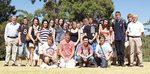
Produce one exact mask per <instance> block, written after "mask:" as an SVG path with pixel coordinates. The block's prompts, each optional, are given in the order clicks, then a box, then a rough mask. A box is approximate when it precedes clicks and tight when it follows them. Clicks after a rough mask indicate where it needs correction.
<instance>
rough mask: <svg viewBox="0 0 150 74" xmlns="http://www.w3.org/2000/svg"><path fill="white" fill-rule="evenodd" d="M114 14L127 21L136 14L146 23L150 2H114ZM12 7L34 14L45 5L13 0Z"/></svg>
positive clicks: (125, 0)
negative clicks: (130, 14)
mask: <svg viewBox="0 0 150 74" xmlns="http://www.w3.org/2000/svg"><path fill="white" fill-rule="evenodd" d="M113 2H114V8H115V10H114V12H115V11H120V12H121V14H122V18H124V19H126V18H127V14H128V13H134V14H136V15H138V17H139V21H141V22H142V23H145V22H146V21H148V20H149V19H150V8H149V7H150V5H149V4H150V0H113ZM11 5H14V6H15V7H16V9H23V10H26V11H28V12H30V13H34V11H35V10H37V9H39V8H42V7H43V5H44V3H43V2H42V1H41V2H39V0H37V1H36V2H35V4H32V3H31V0H12V2H11Z"/></svg>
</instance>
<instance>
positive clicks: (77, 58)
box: [76, 56, 95, 64]
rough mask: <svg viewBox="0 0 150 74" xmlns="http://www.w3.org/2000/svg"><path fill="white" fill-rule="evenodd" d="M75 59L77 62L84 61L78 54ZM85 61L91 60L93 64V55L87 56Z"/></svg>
mask: <svg viewBox="0 0 150 74" xmlns="http://www.w3.org/2000/svg"><path fill="white" fill-rule="evenodd" d="M76 60H77V61H78V62H86V61H83V58H82V57H80V56H77V57H76ZM87 62H92V63H93V64H95V60H94V57H93V56H91V57H89V58H88V59H87Z"/></svg>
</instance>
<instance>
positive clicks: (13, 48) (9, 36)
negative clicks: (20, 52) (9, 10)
mask: <svg viewBox="0 0 150 74" xmlns="http://www.w3.org/2000/svg"><path fill="white" fill-rule="evenodd" d="M19 26H20V24H19V23H17V17H16V16H12V17H11V22H9V23H7V25H6V27H5V33H4V39H5V45H6V57H5V64H4V66H8V65H9V60H10V56H11V60H12V66H16V54H17V49H18V47H17V44H18V29H19ZM11 52H12V54H11Z"/></svg>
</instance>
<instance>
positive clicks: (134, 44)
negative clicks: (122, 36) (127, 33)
mask: <svg viewBox="0 0 150 74" xmlns="http://www.w3.org/2000/svg"><path fill="white" fill-rule="evenodd" d="M129 44H130V65H133V63H134V59H135V55H136V57H137V59H136V63H137V65H138V66H143V60H142V59H143V57H142V49H141V46H142V41H141V38H140V37H138V38H132V37H129Z"/></svg>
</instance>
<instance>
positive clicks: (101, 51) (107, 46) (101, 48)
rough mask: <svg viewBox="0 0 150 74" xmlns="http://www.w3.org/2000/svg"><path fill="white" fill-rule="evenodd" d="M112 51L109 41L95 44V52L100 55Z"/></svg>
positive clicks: (103, 55)
mask: <svg viewBox="0 0 150 74" xmlns="http://www.w3.org/2000/svg"><path fill="white" fill-rule="evenodd" d="M111 51H112V47H111V45H110V44H109V43H107V42H105V43H104V44H103V45H101V46H100V45H99V44H97V45H96V53H99V54H100V55H101V56H102V57H105V55H107V53H108V52H111Z"/></svg>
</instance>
